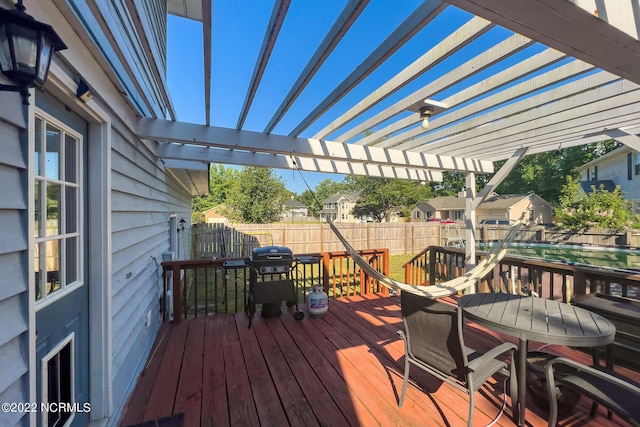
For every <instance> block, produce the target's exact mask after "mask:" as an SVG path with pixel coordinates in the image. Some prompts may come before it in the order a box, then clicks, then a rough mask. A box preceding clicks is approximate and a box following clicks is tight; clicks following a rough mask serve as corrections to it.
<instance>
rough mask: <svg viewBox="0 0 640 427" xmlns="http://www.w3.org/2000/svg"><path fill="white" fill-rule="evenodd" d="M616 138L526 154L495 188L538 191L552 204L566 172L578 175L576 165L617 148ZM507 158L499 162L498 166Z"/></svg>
mask: <svg viewBox="0 0 640 427" xmlns="http://www.w3.org/2000/svg"><path fill="white" fill-rule="evenodd" d="M618 146H619V144H617V143H616V142H615V141H614V140H608V141H602V142H596V143H593V144H587V145H581V146H578V147H569V148H562V149H559V150H557V151H548V152H545V153H538V154H533V155H530V156H526V157H525V158H523V159H522V160H521V161H520V162H519V163H518V165H517V166H516V167H515V168H514V169H513V170H512V171H511V173H510V174H509V175H507V177H506V178H505V179H504V181H502V183H501V184H500V185H499V186H498V188H497V189H496V191H497V192H498V193H500V194H523V193H527V194H528V193H535V194H537V195H538V196H540V197H542V198H543V199H545V200H546V201H548V202H550V203H551V204H553V205H556V204H557V203H558V202H559V200H560V193H561V190H562V187H563V185H565V184H566V183H567V181H566V179H567V176H572V177H574V178H577V177H578V175H579V173H578V172H576V168H577V167H579V166H581V165H583V164H585V163H587V162H590V161H591V160H594V159H595V158H597V157H599V156H601V155H603V154H606V153H608V152H609V151H612V150H614V149H616V148H617V147H618ZM503 164H504V161H502V162H498V163H497V164H496V169H499V168H500V166H502V165H503Z"/></svg>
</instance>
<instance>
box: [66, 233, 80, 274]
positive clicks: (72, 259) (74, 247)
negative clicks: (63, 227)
mask: <svg viewBox="0 0 640 427" xmlns="http://www.w3.org/2000/svg"><path fill="white" fill-rule="evenodd" d="M64 244H65V251H64V252H65V263H66V267H65V278H64V279H65V283H67V284H70V283H73V282H75V281H76V280H78V238H77V237H71V238H69V239H66V240H65V242H64Z"/></svg>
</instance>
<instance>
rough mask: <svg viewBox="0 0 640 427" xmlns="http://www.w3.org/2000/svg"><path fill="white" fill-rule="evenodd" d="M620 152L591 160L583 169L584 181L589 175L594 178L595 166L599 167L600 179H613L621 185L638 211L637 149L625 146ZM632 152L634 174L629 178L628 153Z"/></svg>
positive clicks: (639, 184)
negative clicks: (635, 169) (635, 167)
mask: <svg viewBox="0 0 640 427" xmlns="http://www.w3.org/2000/svg"><path fill="white" fill-rule="evenodd" d="M618 150H619V153H616V154H613V153H614V152H612V153H611V156H608V157H605V158H602V159H597V160H594V161H592V162H590V163H589V164H588V165H585V166H583V167H582V168H581V169H582V170H581V176H582V180H583V181H587V180H588V179H587V176H588V175H589V177H590V178H593V171H594V168H595V167H596V166H597V167H598V180H601V181H606V180H611V181H613V182H614V183H615V184H616V185H618V186H620V191H622V194H623V196H624V198H625V199H627V200H630V201H632V202H633V203H634V204H635V205H636V213H640V212H638V206H637V205H638V204H639V203H640V175H636V174H635V171H634V169H633V168H634V166H635V156H636V155H637V153H638V152H637V151H634V150H630V149H627V148H625V147H623V148H619V149H618ZM628 153H631V156H632V158H631V159H632V161H631V167H632V171H631V172H632V176H631V179H628V176H627V171H628V163H627V162H628V160H627V154H628Z"/></svg>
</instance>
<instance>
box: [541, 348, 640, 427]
mask: <svg viewBox="0 0 640 427" xmlns="http://www.w3.org/2000/svg"><path fill="white" fill-rule="evenodd" d="M560 364H562V365H566V366H569V367H571V368H573V369H575V372H573V373H572V374H569V375H555V369H554V367H555V366H556V365H560ZM546 373H547V391H548V392H549V427H555V425H556V422H557V419H558V403H557V401H556V395H557V393H558V386H564V387H568V388H571V389H573V390H575V391H578V392H580V393H582V394H583V395H585V396H587V397H589V398H591V399H593V401H594V403H599V404H601V405H602V406H604V407H606V408H607V409H609V410H610V411H611V412H613V413H615V414H617V415H618V416H619V417H620V418H622V419H624V420H625V421H627V422H628V423H630V424H631V425H634V426H640V404H639V403H638V402H640V384H638V383H636V382H633V381H631V380H630V379H628V378H625V377H623V376H622V375H620V374H618V373H617V372H614V371H612V370H610V369H607V368H602V367H591V366H587V365H583V364H581V363H578V362H575V361H573V360H569V359H565V358H563V357H556V358H554V359H551V360H550V361H549V362H548V363H547V366H546ZM591 415H592V416H593V415H595V414H594V413H593V411H592V414H591Z"/></svg>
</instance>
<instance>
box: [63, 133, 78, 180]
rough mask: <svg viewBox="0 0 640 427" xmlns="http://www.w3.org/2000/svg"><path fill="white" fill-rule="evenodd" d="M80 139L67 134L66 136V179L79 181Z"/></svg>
mask: <svg viewBox="0 0 640 427" xmlns="http://www.w3.org/2000/svg"><path fill="white" fill-rule="evenodd" d="M77 150H78V140H77V139H76V138H74V137H72V136H71V135H69V134H67V135H65V138H64V180H65V181H67V182H73V183H75V182H78V177H77V175H78V158H77V157H78V156H77Z"/></svg>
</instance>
